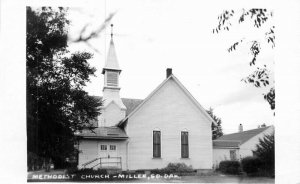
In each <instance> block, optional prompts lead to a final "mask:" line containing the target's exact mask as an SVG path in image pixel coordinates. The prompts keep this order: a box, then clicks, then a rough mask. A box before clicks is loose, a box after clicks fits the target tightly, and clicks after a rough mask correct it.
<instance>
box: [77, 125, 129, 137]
mask: <svg viewBox="0 0 300 184" xmlns="http://www.w3.org/2000/svg"><path fill="white" fill-rule="evenodd" d="M77 136H79V137H83V138H93V139H95V138H101V139H127V138H128V136H127V134H126V132H125V131H124V130H123V129H121V128H119V127H98V128H95V129H94V130H93V131H91V130H83V131H82V133H79V134H78V135H77Z"/></svg>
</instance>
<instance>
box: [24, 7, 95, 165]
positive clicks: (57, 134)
mask: <svg viewBox="0 0 300 184" xmlns="http://www.w3.org/2000/svg"><path fill="white" fill-rule="evenodd" d="M66 13H67V9H64V8H58V9H53V8H50V7H42V8H41V9H36V10H33V9H32V8H30V7H27V23H26V24H27V29H26V70H27V72H26V77H27V78H26V80H27V85H26V90H27V94H26V96H27V99H26V100H27V104H26V105H27V149H28V150H27V152H28V155H30V154H29V153H33V154H34V155H37V156H38V157H41V158H44V160H45V161H46V162H49V161H50V160H52V161H53V162H54V164H55V166H56V167H62V166H63V163H64V162H65V160H66V159H67V158H69V157H72V156H74V154H76V148H75V147H74V143H75V141H76V140H75V137H74V132H76V131H78V130H79V131H80V130H83V129H85V128H87V129H90V130H92V129H93V128H94V126H93V124H92V123H91V120H94V119H96V118H97V116H98V115H99V110H100V109H99V106H100V105H101V102H100V101H98V100H96V99H94V98H92V97H90V96H88V94H87V92H85V91H84V90H83V87H84V86H85V85H86V83H87V82H89V81H90V76H93V75H94V73H95V71H96V69H95V68H94V67H91V66H90V65H89V63H88V62H87V61H88V60H89V59H90V58H92V54H90V53H87V52H76V53H69V51H68V44H67V43H68V42H67V41H68V36H67V33H68V25H69V23H70V22H69V20H67V19H66V17H65V15H66ZM31 155H32V154H31Z"/></svg>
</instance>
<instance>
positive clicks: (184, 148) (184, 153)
mask: <svg viewBox="0 0 300 184" xmlns="http://www.w3.org/2000/svg"><path fill="white" fill-rule="evenodd" d="M181 158H189V133H188V132H186V131H182V132H181Z"/></svg>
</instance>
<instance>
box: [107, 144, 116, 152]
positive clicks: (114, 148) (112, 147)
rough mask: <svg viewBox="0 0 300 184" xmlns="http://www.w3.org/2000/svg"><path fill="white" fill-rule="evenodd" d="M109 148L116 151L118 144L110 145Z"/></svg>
mask: <svg viewBox="0 0 300 184" xmlns="http://www.w3.org/2000/svg"><path fill="white" fill-rule="evenodd" d="M109 149H110V150H113V151H115V150H116V149H117V146H116V145H109Z"/></svg>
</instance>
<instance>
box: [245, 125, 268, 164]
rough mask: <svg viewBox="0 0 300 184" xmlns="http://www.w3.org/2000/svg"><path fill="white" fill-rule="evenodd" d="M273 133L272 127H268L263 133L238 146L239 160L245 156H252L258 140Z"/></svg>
mask: <svg viewBox="0 0 300 184" xmlns="http://www.w3.org/2000/svg"><path fill="white" fill-rule="evenodd" d="M272 132H274V126H270V127H269V128H268V129H266V130H265V131H263V132H261V133H260V134H258V135H256V136H254V137H252V138H251V139H249V140H248V141H246V142H245V143H243V144H242V145H241V146H240V158H244V157H247V156H253V152H252V151H253V150H255V149H256V145H257V144H258V143H259V139H260V138H263V137H264V136H265V135H270V134H271V133H272Z"/></svg>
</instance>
